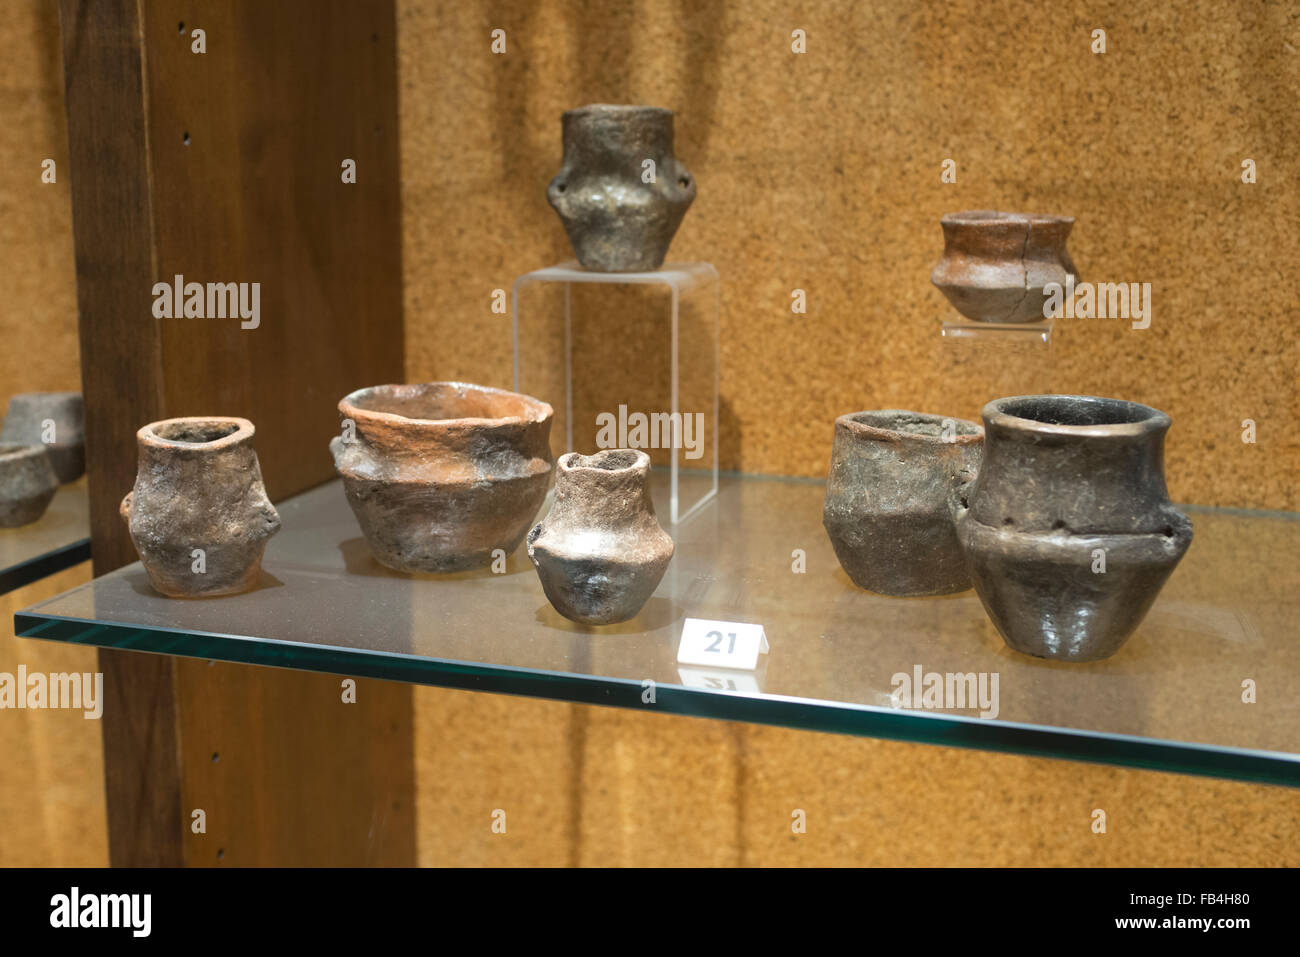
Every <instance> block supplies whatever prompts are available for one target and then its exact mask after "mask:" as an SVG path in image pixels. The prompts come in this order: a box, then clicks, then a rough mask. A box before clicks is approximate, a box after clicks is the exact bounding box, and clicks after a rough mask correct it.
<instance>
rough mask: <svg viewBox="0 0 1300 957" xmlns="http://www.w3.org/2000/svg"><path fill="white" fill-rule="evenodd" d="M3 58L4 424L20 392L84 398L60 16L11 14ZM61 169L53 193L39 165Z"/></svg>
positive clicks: (0, 271)
mask: <svg viewBox="0 0 1300 957" xmlns="http://www.w3.org/2000/svg"><path fill="white" fill-rule="evenodd" d="M0 36H2V37H3V39H2V40H0V43H3V50H4V56H3V57H0V117H3V122H0V170H3V175H2V176H0V250H3V255H0V290H3V291H4V307H3V308H0V414H3V410H4V409H6V408H7V407H8V405H9V397H10V396H11V395H13V394H14V393H17V392H62V391H73V392H76V391H79V390H80V389H81V367H80V364H79V362H78V358H77V287H76V283H75V279H74V276H75V272H74V265H73V249H72V204H71V202H70V201H69V194H68V181H67V164H66V163H65V162H64V159H65V157H66V156H67V152H68V131H67V120H66V118H65V117H64V112H63V65H62V58H61V55H60V52H59V11H58V6H57V5H56V4H54V3H50V2H45V0H22V2H19V3H13V4H6V6H5V21H4V26H3V30H0ZM46 159H52V160H54V162H55V168H54V176H55V181H54V182H53V183H45V182H42V181H41V176H42V172H43V169H42V165H41V164H42V163H43V161H44V160H46Z"/></svg>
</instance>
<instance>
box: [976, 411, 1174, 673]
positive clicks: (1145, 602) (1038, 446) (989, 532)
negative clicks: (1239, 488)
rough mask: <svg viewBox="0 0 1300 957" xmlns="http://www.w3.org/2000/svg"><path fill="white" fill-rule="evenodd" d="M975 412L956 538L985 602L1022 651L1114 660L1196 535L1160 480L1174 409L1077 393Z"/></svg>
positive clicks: (1005, 634)
mask: <svg viewBox="0 0 1300 957" xmlns="http://www.w3.org/2000/svg"><path fill="white" fill-rule="evenodd" d="M983 415H984V430H985V446H984V462H983V465H982V466H981V468H980V473H979V477H978V478H977V479H976V481H975V485H974V487H973V488H972V489H971V492H970V496H969V509H967V510H963V514H962V515H961V518H960V520H959V523H958V535H959V538H960V540H961V543H962V547H963V549H964V550H965V552H966V556H967V560H968V563H969V565H970V569H971V577H972V579H973V581H974V584H975V590H976V592H977V593H978V594H979V596H980V600H981V601H982V602H983V603H984V608H985V610H986V611H987V612H988V614H989V617H990V618H991V619H992V620H993V623H994V624H995V625H996V626H997V629H998V631H999V632H1000V633H1001V634H1002V637H1003V638H1004V639H1005V640H1006V642H1007V644H1008V645H1009V646H1010V647H1012V648H1014V649H1015V650H1017V651H1022V652H1024V653H1026V654H1030V655H1035V656H1037V657H1040V658H1056V659H1060V660H1063V661H1095V660H1097V659H1099V658H1106V657H1109V656H1110V655H1113V654H1114V653H1115V652H1116V651H1118V650H1119V648H1120V646H1121V645H1123V644H1124V642H1125V641H1127V640H1128V638H1129V636H1130V635H1131V634H1132V633H1133V632H1134V630H1135V629H1136V628H1137V627H1138V625H1139V624H1140V623H1141V621H1142V619H1143V617H1144V616H1145V615H1146V613H1147V610H1148V609H1149V608H1150V607H1151V603H1152V602H1153V601H1154V600H1155V597H1156V595H1157V594H1158V593H1159V591H1160V589H1161V587H1162V586H1163V585H1164V583H1165V580H1166V579H1167V578H1168V577H1169V574H1170V573H1171V572H1172V571H1173V570H1174V567H1175V566H1176V565H1177V564H1178V562H1179V560H1181V559H1182V557H1183V554H1184V553H1185V552H1186V551H1187V547H1188V545H1190V544H1191V541H1192V523H1191V521H1190V520H1189V519H1188V518H1187V516H1186V515H1184V514H1183V513H1182V512H1180V511H1179V510H1178V509H1177V508H1175V507H1174V506H1173V505H1172V504H1171V503H1170V501H1169V494H1168V491H1167V489H1166V487H1165V474H1164V440H1165V433H1166V432H1167V431H1168V430H1169V425H1170V420H1169V416H1167V415H1165V414H1164V413H1163V412H1160V411H1158V410H1156V409H1152V408H1149V407H1148V406H1145V405H1139V404H1137V403H1136V402H1125V401H1123V400H1120V399H1105V398H1097V397H1094V396H1080V395H1029V396H1018V397H1014V398H1007V399H998V400H996V401H994V402H990V403H989V404H988V405H987V406H985V407H984V413H983Z"/></svg>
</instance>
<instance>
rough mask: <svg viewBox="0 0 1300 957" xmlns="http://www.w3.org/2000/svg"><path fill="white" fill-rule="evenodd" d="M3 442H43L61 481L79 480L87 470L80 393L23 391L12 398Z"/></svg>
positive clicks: (82, 408)
mask: <svg viewBox="0 0 1300 957" xmlns="http://www.w3.org/2000/svg"><path fill="white" fill-rule="evenodd" d="M0 442H16V443H19V444H21V445H44V446H45V448H46V451H48V452H49V456H50V464H51V465H52V466H54V473H55V474H56V475H57V476H58V477H59V481H60V482H61V483H67V482H74V481H76V480H77V479H79V478H80V477H81V476H82V475H83V474H84V473H85V471H86V432H85V411H84V406H83V403H82V399H81V393H80V392H24V393H21V394H19V395H15V396H13V397H11V398H10V399H9V412H8V414H6V415H5V424H4V428H3V429H2V430H0Z"/></svg>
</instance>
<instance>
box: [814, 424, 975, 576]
mask: <svg viewBox="0 0 1300 957" xmlns="http://www.w3.org/2000/svg"><path fill="white" fill-rule="evenodd" d="M983 439H984V431H983V430H982V429H981V428H980V427H979V426H978V425H976V424H975V423H974V422H967V421H965V420H964V419H951V418H944V417H943V416H938V415H926V414H924V413H919V412H907V411H904V410H901V409H882V410H880V411H874V412H855V413H853V414H852V415H842V416H840V417H839V418H838V419H836V420H835V442H834V445H833V446H832V448H831V467H830V472H829V474H828V475H827V478H826V504H825V506H824V508H823V511H822V524H823V525H825V526H826V533H827V534H828V535H829V536H830V539H831V544H832V545H834V546H835V556H836V557H837V558H838V559H839V561H840V566H841V567H842V568H843V569H844V571H845V573H847V574H848V576H849V578H851V579H853V582H854V584H856V585H857V586H858V587H860V588H865V589H867V590H869V591H874V592H879V593H880V594H882V595H943V594H948V593H950V592H956V591H963V590H964V589H967V588H969V587H970V576H969V574H968V573H967V571H966V560H965V558H964V557H963V555H962V552H961V547H960V546H959V545H958V543H957V533H956V530H955V527H954V522H955V521H956V508H957V507H958V505H959V504H960V501H961V497H962V496H963V495H964V494H965V491H966V489H967V488H968V486H969V485H970V483H971V481H972V480H973V479H974V478H975V473H976V472H977V471H978V470H979V463H980V449H981V445H982V443H983Z"/></svg>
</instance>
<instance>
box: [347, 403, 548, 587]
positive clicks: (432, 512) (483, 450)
mask: <svg viewBox="0 0 1300 957" xmlns="http://www.w3.org/2000/svg"><path fill="white" fill-rule="evenodd" d="M339 415H340V417H341V418H342V420H343V434H342V435H340V436H336V437H335V438H334V439H333V440H332V441H331V442H330V451H331V452H332V453H333V455H334V465H335V467H336V468H337V469H338V471H339V474H340V475H342V476H343V487H344V490H345V491H346V493H347V498H348V504H349V505H351V506H352V511H353V512H354V513H355V515H356V517H357V522H358V523H359V524H360V526H361V531H362V533H363V534H364V535H365V538H366V542H367V544H368V545H369V546H370V550H371V553H372V554H373V555H374V556H375V558H376V559H378V560H379V562H381V563H382V564H384V565H386V566H387V567H389V568H392V569H394V570H396V571H400V572H457V571H464V570H466V569H471V568H478V567H484V566H487V565H490V564H491V562H492V553H493V552H494V551H495V550H496V549H502V550H503V551H504V552H505V553H506V554H510V553H511V552H513V551H514V550H515V549H516V548H518V547H519V543H520V542H522V541H523V538H524V535H525V534H527V532H528V527H529V526H530V525H531V524H532V522H533V520H534V519H535V518H536V516H537V511H538V509H539V508H541V505H542V501H543V500H544V499H545V498H546V487H547V484H548V483H549V480H550V474H551V462H552V459H551V449H550V434H551V418H552V410H551V407H550V406H549V405H547V404H546V403H545V402H542V401H540V400H538V399H534V398H532V397H531V396H526V395H520V394H518V393H515V392H507V391H504V390H502V389H490V388H487V387H485V386H479V385H471V384H468V383H463V382H429V383H423V384H419V385H378V386H373V387H371V388H368V389H360V390H358V391H356V392H353V393H352V394H350V395H348V396H346V397H345V398H343V399H342V400H341V401H340V402H339Z"/></svg>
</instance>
